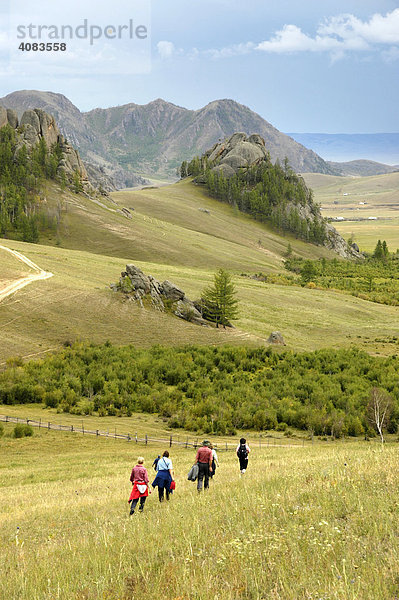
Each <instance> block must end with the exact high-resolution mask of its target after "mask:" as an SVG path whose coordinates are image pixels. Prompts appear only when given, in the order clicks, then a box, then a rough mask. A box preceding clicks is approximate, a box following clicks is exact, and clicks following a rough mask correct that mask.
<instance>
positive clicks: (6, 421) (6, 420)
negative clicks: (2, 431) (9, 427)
mask: <svg viewBox="0 0 399 600" xmlns="http://www.w3.org/2000/svg"><path fill="white" fill-rule="evenodd" d="M6 423H8V416H7V415H6Z"/></svg>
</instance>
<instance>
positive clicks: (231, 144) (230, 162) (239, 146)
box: [205, 132, 268, 177]
mask: <svg viewBox="0 0 399 600" xmlns="http://www.w3.org/2000/svg"><path fill="white" fill-rule="evenodd" d="M205 156H206V157H207V158H208V161H209V162H210V163H216V164H215V165H214V166H213V171H215V173H218V172H222V173H223V175H224V176H225V177H232V176H233V175H234V174H235V173H237V172H238V170H239V169H241V168H243V167H249V166H251V165H253V164H255V163H256V162H258V161H261V160H263V159H264V158H266V157H267V156H268V152H267V150H266V148H265V140H264V139H263V138H262V137H261V136H260V135H258V134H257V133H253V134H252V135H250V136H247V134H246V133H243V132H237V133H234V134H233V135H232V136H231V137H230V138H228V139H227V140H225V141H223V142H220V143H219V144H215V146H213V147H212V148H211V149H210V150H208V152H206V153H205Z"/></svg>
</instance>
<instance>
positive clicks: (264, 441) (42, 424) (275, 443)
mask: <svg viewBox="0 0 399 600" xmlns="http://www.w3.org/2000/svg"><path fill="white" fill-rule="evenodd" d="M0 421H3V422H5V423H22V424H24V425H31V426H32V427H38V428H39V429H47V430H54V431H69V432H71V433H81V434H82V435H94V436H96V437H106V438H113V439H116V440H125V441H127V442H133V443H136V444H145V445H146V446H147V445H148V444H149V443H155V444H160V445H163V446H169V447H172V446H180V447H184V448H194V449H196V448H199V447H200V446H201V440H202V439H203V438H196V439H194V440H192V441H190V439H189V438H188V437H187V438H186V439H185V440H181V439H176V438H173V436H172V435H171V436H169V438H158V437H157V438H154V437H150V436H149V435H147V434H145V435H144V437H139V436H138V434H137V433H134V434H130V433H118V432H117V431H116V429H115V430H114V431H100V430H99V429H86V428H85V426H84V424H83V422H82V426H81V427H78V426H76V425H62V424H61V423H50V421H42V420H41V419H40V420H39V421H35V420H33V419H22V418H20V417H11V416H7V415H0ZM247 443H248V444H249V446H250V447H252V448H269V447H283V448H290V447H291V448H292V447H296V448H298V447H301V446H305V439H304V438H302V439H301V440H299V439H298V440H294V439H291V438H287V439H286V440H284V439H282V438H274V437H271V436H268V437H266V438H265V437H262V436H259V438H256V437H254V436H252V437H251V438H250V439H249V438H248V439H247ZM309 443H310V444H311V443H313V440H312V441H307V442H306V445H308V444H309ZM214 446H215V448H216V449H217V450H218V451H220V450H225V451H228V450H235V449H236V448H237V441H235V442H233V443H229V442H224V441H219V442H215V443H214Z"/></svg>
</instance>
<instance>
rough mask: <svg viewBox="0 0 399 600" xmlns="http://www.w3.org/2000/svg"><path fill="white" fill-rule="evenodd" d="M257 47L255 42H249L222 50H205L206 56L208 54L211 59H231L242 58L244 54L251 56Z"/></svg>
mask: <svg viewBox="0 0 399 600" xmlns="http://www.w3.org/2000/svg"><path fill="white" fill-rule="evenodd" d="M255 47H256V44H254V43H253V42H247V43H245V44H235V45H233V46H227V47H226V48H221V49H220V50H217V49H211V50H205V52H204V54H207V55H208V56H210V57H211V58H215V59H217V58H230V57H231V56H240V55H242V54H249V53H250V52H252V50H253V49H254V48H255Z"/></svg>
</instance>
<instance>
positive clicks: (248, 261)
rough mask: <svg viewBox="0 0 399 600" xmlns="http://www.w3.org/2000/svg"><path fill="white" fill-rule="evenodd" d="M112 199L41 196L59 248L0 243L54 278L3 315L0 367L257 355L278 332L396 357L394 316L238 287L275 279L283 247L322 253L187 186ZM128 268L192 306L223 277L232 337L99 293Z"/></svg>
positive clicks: (306, 344)
mask: <svg viewBox="0 0 399 600" xmlns="http://www.w3.org/2000/svg"><path fill="white" fill-rule="evenodd" d="M317 177H319V178H320V177H322V176H317ZM340 179H342V178H340ZM113 197H114V201H112V200H104V202H101V203H98V202H94V201H90V200H89V199H88V198H85V197H83V196H77V195H75V194H72V193H70V192H64V193H63V194H62V193H61V191H60V190H58V189H57V188H56V187H54V186H49V190H48V198H49V200H48V202H49V204H50V205H51V203H53V204H55V203H59V204H60V206H61V209H62V220H61V223H62V224H61V229H60V233H59V240H60V242H61V247H60V246H56V245H55V244H56V236H55V235H53V236H52V237H50V236H49V237H48V238H47V239H46V240H44V242H45V243H47V244H48V245H35V244H25V243H23V242H14V241H13V242H12V241H9V240H8V241H7V240H4V241H2V243H3V244H4V245H6V246H8V247H10V248H13V249H16V250H19V251H20V252H22V254H25V255H26V256H27V257H28V258H30V259H32V260H33V261H34V262H35V263H37V264H38V265H39V266H40V267H42V268H43V269H45V270H46V271H50V272H52V273H54V277H53V278H51V279H49V280H47V281H43V282H37V283H34V284H31V285H29V286H28V287H26V288H25V289H24V290H22V291H20V292H18V294H17V295H15V296H11V297H10V298H8V299H7V300H6V301H4V302H3V303H2V304H1V306H0V363H4V362H5V360H6V359H7V358H8V357H10V356H15V355H22V356H24V357H26V356H31V355H33V356H38V355H39V356H40V354H41V353H43V352H46V351H48V350H49V349H53V348H54V349H56V348H59V347H60V345H61V344H62V343H64V342H65V341H69V340H75V339H88V340H91V341H93V342H103V341H104V340H106V339H109V340H110V341H111V342H114V343H120V344H125V343H134V344H136V345H137V346H150V345H152V344H155V343H160V344H184V343H199V344H221V343H234V344H236V343H265V339H267V338H268V336H269V334H270V332H271V331H273V330H276V329H277V330H280V331H282V333H283V335H284V337H285V339H286V342H287V344H288V346H289V347H290V348H293V349H297V350H311V349H315V348H320V347H325V346H333V347H342V346H348V345H349V344H356V345H357V346H360V347H363V348H365V349H367V350H369V351H372V352H381V353H384V354H386V353H392V352H394V351H395V348H394V345H392V344H390V343H389V342H388V341H386V340H387V339H388V338H389V337H390V336H394V335H398V332H399V329H398V327H399V325H398V319H397V309H395V308H394V307H386V306H380V305H376V304H372V303H369V302H366V301H363V300H359V299H356V298H353V297H350V296H347V295H345V294H343V293H339V292H334V291H332V290H329V291H320V290H309V289H305V288H292V287H284V286H277V285H266V284H264V283H261V282H257V281H254V280H252V279H249V278H244V277H240V274H241V273H242V272H245V273H255V272H259V271H263V272H270V271H278V270H281V269H282V268H283V267H282V260H281V256H282V254H283V253H284V252H285V250H286V247H287V244H288V241H290V242H291V244H292V247H293V249H294V252H295V254H297V255H301V256H304V257H318V256H331V253H330V252H328V251H327V250H325V249H323V248H319V247H317V246H313V245H309V244H305V243H303V242H300V241H298V240H294V239H291V238H289V237H286V238H284V237H281V236H279V235H278V234H277V233H275V232H273V231H271V230H270V229H268V228H267V227H266V226H264V225H262V224H260V223H257V222H255V221H253V220H251V219H250V218H249V217H247V216H245V215H241V214H237V213H236V212H235V211H234V210H233V209H232V208H230V207H228V206H227V205H224V204H222V203H219V202H217V201H215V200H212V199H210V198H208V197H207V196H206V195H205V193H204V191H203V190H202V189H201V188H200V187H198V186H195V185H193V184H192V183H190V182H189V181H183V182H180V183H178V184H175V185H171V186H165V187H162V188H159V189H146V190H140V191H136V192H128V191H125V192H118V193H116V194H115V195H114V196H113ZM345 198H346V197H345ZM122 206H127V207H130V208H134V211H132V215H133V218H132V219H127V218H126V217H124V216H122V215H121V214H120V213H118V212H117V210H118V208H119V207H122ZM199 208H204V209H207V210H209V211H210V214H207V213H205V212H202V211H200V210H199ZM3 255H6V253H5V252H3ZM6 260H8V261H9V259H8V257H6ZM127 262H133V263H136V264H138V265H139V266H140V267H141V268H142V269H143V270H144V272H145V273H149V274H152V275H153V276H155V277H156V278H158V279H160V280H161V281H163V280H164V279H169V280H171V281H173V282H174V283H176V284H177V285H179V286H181V287H182V289H183V290H184V291H185V292H186V293H187V295H188V297H190V298H192V299H195V298H197V297H198V296H199V294H200V293H201V291H202V290H203V288H204V287H205V286H206V285H208V284H209V283H210V282H211V280H212V276H213V273H214V271H215V270H216V269H217V268H219V267H224V268H228V269H229V270H232V271H233V274H234V275H235V281H236V285H237V289H238V297H239V300H240V318H239V320H238V321H237V323H236V325H237V328H238V329H236V330H233V331H231V330H230V331H216V330H214V329H207V328H201V327H198V326H194V325H191V324H190V323H186V322H184V321H182V320H178V319H177V318H174V317H172V316H169V315H165V314H160V313H158V312H155V311H151V310H142V309H140V308H138V307H137V306H136V305H134V304H132V303H125V302H123V301H122V299H121V298H120V296H119V295H117V294H113V293H111V292H110V290H109V288H108V285H109V283H111V282H115V281H117V280H118V277H119V273H120V271H121V270H122V269H123V268H124V266H125V264H126V263H127ZM7 265H8V266H7ZM20 268H21V267H20V265H16V269H20ZM11 271H12V266H11ZM18 273H19V270H17V271H16V275H18ZM7 274H8V275H9V274H10V263H9V262H8V263H6V262H4V261H3V262H0V280H1V279H4V278H6V277H7V276H8V275H7ZM376 340H379V341H376Z"/></svg>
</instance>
